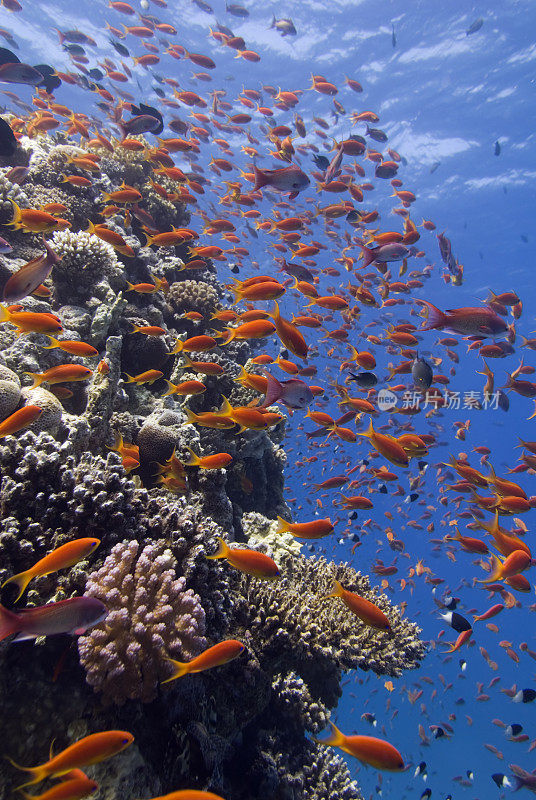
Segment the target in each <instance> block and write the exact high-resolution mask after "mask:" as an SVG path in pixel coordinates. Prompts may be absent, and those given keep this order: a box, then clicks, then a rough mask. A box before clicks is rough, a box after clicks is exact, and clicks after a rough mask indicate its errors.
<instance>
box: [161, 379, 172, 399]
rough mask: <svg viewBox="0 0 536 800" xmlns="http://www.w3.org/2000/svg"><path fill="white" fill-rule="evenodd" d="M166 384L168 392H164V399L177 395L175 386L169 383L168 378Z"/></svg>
mask: <svg viewBox="0 0 536 800" xmlns="http://www.w3.org/2000/svg"><path fill="white" fill-rule="evenodd" d="M166 383H167V387H168V388H167V391H165V392H164V394H163V395H162V397H169V396H170V395H171V394H175V384H174V383H171V381H168V380H167V378H166Z"/></svg>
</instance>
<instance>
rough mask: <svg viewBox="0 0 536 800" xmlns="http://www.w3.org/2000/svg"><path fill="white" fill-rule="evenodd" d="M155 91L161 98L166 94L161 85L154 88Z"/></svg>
mask: <svg viewBox="0 0 536 800" xmlns="http://www.w3.org/2000/svg"><path fill="white" fill-rule="evenodd" d="M153 92H154V93H155V94H156V95H158V97H160V99H163V98H164V97H165V96H166V93H165V92H164V90H163V89H161V88H160V86H155V87H154V89H153Z"/></svg>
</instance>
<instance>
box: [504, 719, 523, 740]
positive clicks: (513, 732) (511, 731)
mask: <svg viewBox="0 0 536 800" xmlns="http://www.w3.org/2000/svg"><path fill="white" fill-rule="evenodd" d="M522 732H523V725H519V723H517V722H514V723H513V724H512V725H509V726H508V727H507V728H506V729H505V731H504V735H505V736H507V737H508V738H509V739H510V738H511V737H512V736H519V734H520V733H522Z"/></svg>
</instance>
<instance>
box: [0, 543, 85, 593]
mask: <svg viewBox="0 0 536 800" xmlns="http://www.w3.org/2000/svg"><path fill="white" fill-rule="evenodd" d="M99 544H100V539H91V538H85V539H75V540H74V541H73V542H67V544H62V545H61V547H58V548H56V550H53V551H52V553H48V555H46V556H45V557H44V558H41V559H40V560H39V561H37V562H36V563H35V564H34V565H33V567H30V569H27V570H25V571H24V572H19V573H18V574H17V575H12V576H11V578H8V579H7V581H4V583H3V584H2V588H4V586H6V585H7V584H8V583H14V584H16V586H17V587H18V589H19V593H18V595H17V597H16V598H15V600H14V602H15V603H16V602H17V600H20V598H21V597H22V595H23V594H24V590H25V589H26V587H27V586H28V584H29V583H30V581H31V580H32V579H33V578H36V577H42V576H43V575H50V573H51V572H57V571H58V570H60V569H65V568H66V567H72V566H73V564H76V563H77V562H78V561H81V560H82V559H84V558H87V556H88V555H89V554H90V553H92V552H93V551H94V550H96V549H97V547H98V546H99Z"/></svg>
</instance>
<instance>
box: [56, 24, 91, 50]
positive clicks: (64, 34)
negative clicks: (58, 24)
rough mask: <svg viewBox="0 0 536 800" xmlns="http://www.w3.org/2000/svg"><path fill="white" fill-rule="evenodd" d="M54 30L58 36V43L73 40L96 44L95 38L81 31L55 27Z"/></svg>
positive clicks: (80, 42)
mask: <svg viewBox="0 0 536 800" xmlns="http://www.w3.org/2000/svg"><path fill="white" fill-rule="evenodd" d="M55 30H56V32H57V34H58V36H59V37H60V44H63V43H64V42H74V43H75V44H90V45H93V46H95V45H96V41H95V39H92V38H91V36H88V35H87V34H85V33H83V32H82V31H77V30H73V31H60V30H58V29H57V28H55Z"/></svg>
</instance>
